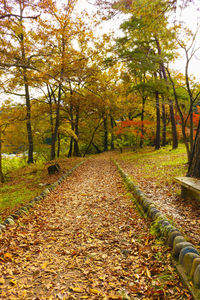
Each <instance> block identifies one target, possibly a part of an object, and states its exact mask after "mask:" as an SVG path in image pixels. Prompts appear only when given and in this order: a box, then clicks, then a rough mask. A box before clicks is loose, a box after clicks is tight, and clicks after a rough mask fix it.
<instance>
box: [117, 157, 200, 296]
mask: <svg viewBox="0 0 200 300" xmlns="http://www.w3.org/2000/svg"><path fill="white" fill-rule="evenodd" d="M114 163H115V165H116V167H117V169H118V171H119V173H120V175H121V177H122V178H123V180H124V182H125V184H126V186H127V188H128V190H129V191H130V192H131V193H132V194H133V196H134V199H135V202H136V205H137V206H138V207H139V209H140V211H141V210H142V211H143V213H145V214H146V215H147V216H148V217H149V218H150V219H151V220H152V221H153V223H152V226H153V228H154V229H155V230H156V233H157V235H158V236H160V237H161V238H162V239H163V240H164V241H165V244H166V245H168V246H170V247H171V248H172V256H173V259H172V260H173V263H174V265H175V266H176V269H177V271H178V273H179V275H180V276H181V278H182V280H183V281H184V282H185V284H186V285H187V287H188V288H189V290H190V292H191V294H192V296H193V298H194V299H196V300H198V299H200V254H199V251H198V250H197V249H196V248H195V246H194V245H193V244H191V243H189V242H187V241H186V239H185V237H184V235H183V234H182V233H181V232H180V231H179V230H178V229H177V228H176V227H175V226H173V224H172V222H171V221H169V220H168V219H167V217H166V216H165V215H164V214H163V213H162V212H161V211H159V209H158V208H157V207H156V206H155V204H154V203H153V202H152V201H150V200H148V199H147V198H146V196H145V194H144V193H143V192H142V191H141V190H140V189H139V187H138V186H137V185H136V184H134V183H133V182H132V180H131V179H130V177H129V176H128V175H127V174H126V173H125V172H124V171H123V169H121V167H120V166H119V164H118V163H117V162H116V161H114ZM176 261H178V263H177V262H176ZM186 281H187V282H186Z"/></svg>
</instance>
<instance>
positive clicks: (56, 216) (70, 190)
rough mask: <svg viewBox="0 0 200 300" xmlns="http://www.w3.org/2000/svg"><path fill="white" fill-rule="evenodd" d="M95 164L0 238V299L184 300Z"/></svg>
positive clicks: (124, 200) (111, 168) (112, 182)
mask: <svg viewBox="0 0 200 300" xmlns="http://www.w3.org/2000/svg"><path fill="white" fill-rule="evenodd" d="M97 160H98V161H96V159H90V160H88V162H87V164H83V165H82V166H80V168H78V169H77V170H76V171H75V172H73V174H72V176H70V177H68V178H66V179H65V181H64V182H62V181H63V179H61V180H60V183H61V182H62V184H61V185H59V186H58V187H57V188H56V189H55V190H54V191H52V192H51V193H49V192H48V191H47V194H48V196H47V197H44V199H43V201H42V202H41V204H40V203H39V204H37V205H35V207H34V209H33V210H30V213H29V214H27V215H26V213H24V212H23V216H21V218H20V221H19V222H17V223H16V224H13V226H9V227H8V229H7V230H6V231H5V233H4V234H3V235H2V237H1V248H0V299H6V300H8V299H11V300H15V299H17V300H18V299H25V300H29V299H30V300H31V299H32V300H33V299H35V300H36V299H43V300H44V299H48V300H50V299H76V300H77V299H90V300H91V299H95V300H96V299H98V300H100V299H104V300H105V299H118V300H119V299H124V300H125V299H126V300H132V299H134V300H136V299H137V300H138V299H170V300H172V299H173V300H174V299H175V300H177V299H191V295H189V293H188V291H187V290H185V289H184V287H183V285H182V283H181V282H180V280H179V278H178V276H177V274H176V272H174V268H172V267H171V264H170V262H169V260H170V258H169V256H168V255H167V254H168V253H167V251H168V250H167V249H166V250H164V251H162V253H160V248H161V246H160V245H159V244H156V243H155V237H154V236H153V235H151V234H150V233H149V225H150V222H149V221H148V220H146V221H145V222H144V219H143V218H141V217H140V216H139V214H138V212H136V210H135V208H134V207H135V205H134V207H133V204H132V203H131V201H130V198H131V197H130V195H128V194H127V191H126V190H125V189H124V185H123V182H122V180H121V178H120V176H119V174H118V171H117V169H116V167H115V165H114V164H113V163H109V162H108V159H107V158H106V159H104V156H103V155H102V156H99V157H98V159H97ZM70 173H71V172H70ZM58 181H59V180H58ZM45 193H46V192H45ZM43 196H44V195H42V198H43ZM36 202H37V201H36ZM160 255H162V257H161V258H159V257H160ZM163 257H165V260H163ZM161 276H164V278H165V279H164V281H162V278H161ZM166 276H167V279H166ZM66 297H67V298H66ZM160 297H161V298H160ZM185 297H186V298H185Z"/></svg>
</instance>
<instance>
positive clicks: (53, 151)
mask: <svg viewBox="0 0 200 300" xmlns="http://www.w3.org/2000/svg"><path fill="white" fill-rule="evenodd" d="M61 89H62V85H61V83H60V84H59V88H58V101H57V107H56V120H55V126H54V131H53V134H52V141H51V157H50V160H54V159H55V158H56V141H57V136H58V128H59V124H60V102H61Z"/></svg>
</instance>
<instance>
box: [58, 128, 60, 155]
mask: <svg viewBox="0 0 200 300" xmlns="http://www.w3.org/2000/svg"><path fill="white" fill-rule="evenodd" d="M57 157H60V134H59V132H58V148H57Z"/></svg>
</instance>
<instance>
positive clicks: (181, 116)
mask: <svg viewBox="0 0 200 300" xmlns="http://www.w3.org/2000/svg"><path fill="white" fill-rule="evenodd" d="M167 73H168V76H169V79H170V81H171V84H172V88H173V93H174V99H175V102H176V107H177V110H178V114H179V117H180V119H181V130H182V135H183V141H184V144H185V148H186V151H187V157H188V161H190V159H191V149H190V146H189V143H188V139H187V135H186V122H185V120H184V116H183V113H182V111H181V108H180V105H179V102H178V96H177V93H176V89H175V85H174V82H173V80H172V78H171V75H170V72H169V70H168V69H167Z"/></svg>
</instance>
